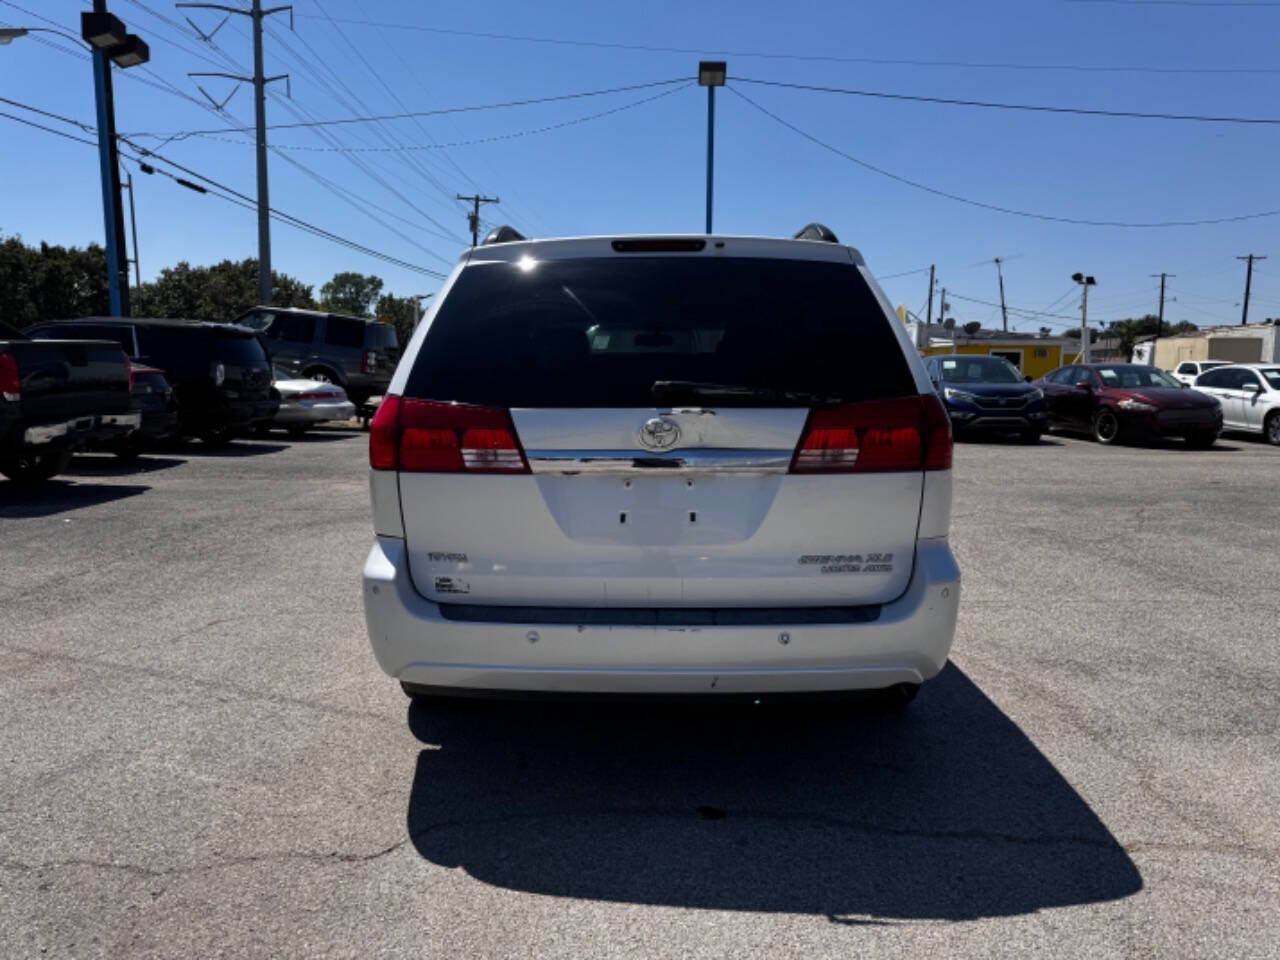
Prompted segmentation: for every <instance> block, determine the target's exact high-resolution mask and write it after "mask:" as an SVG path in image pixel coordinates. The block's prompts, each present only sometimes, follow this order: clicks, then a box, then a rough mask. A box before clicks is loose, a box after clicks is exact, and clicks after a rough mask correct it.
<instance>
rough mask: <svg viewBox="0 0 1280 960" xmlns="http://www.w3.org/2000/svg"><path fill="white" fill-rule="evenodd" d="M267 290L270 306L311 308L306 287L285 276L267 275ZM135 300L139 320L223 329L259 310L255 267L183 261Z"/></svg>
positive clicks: (250, 262) (230, 262) (249, 263)
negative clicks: (206, 323)
mask: <svg viewBox="0 0 1280 960" xmlns="http://www.w3.org/2000/svg"><path fill="white" fill-rule="evenodd" d="M271 288H272V297H271V303H272V304H273V305H274V306H277V307H314V306H315V305H316V303H315V298H314V297H312V295H311V287H310V285H308V284H305V283H303V282H302V281H300V280H298V279H297V278H295V277H291V276H289V275H288V274H283V273H276V272H275V271H272V273H271ZM139 294H140V296H135V299H136V300H140V307H139V308H138V309H136V310H135V313H138V314H139V315H141V314H143V313H145V314H146V315H148V316H153V317H186V318H187V319H190V320H213V321H217V322H220V323H226V322H228V321H230V320H234V319H235V318H236V317H237V316H239V315H240V314H241V313H243V312H244V311H245V310H247V309H249V308H250V307H252V306H257V305H258V261H257V259H256V258H253V257H250V258H248V259H246V260H238V261H237V260H223V261H222V262H221V263H215V264H213V265H212V266H209V267H193V266H192V265H191V264H189V263H188V262H187V261H185V260H183V261H180V262H179V263H178V264H177V266H173V267H166V268H165V269H163V270H161V271H160V274H159V276H158V277H156V280H155V282H154V283H144V284H143V285H142V290H140V291H139Z"/></svg>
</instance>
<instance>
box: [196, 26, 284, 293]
mask: <svg viewBox="0 0 1280 960" xmlns="http://www.w3.org/2000/svg"><path fill="white" fill-rule="evenodd" d="M174 6H175V7H179V8H189V9H200V10H221V11H223V12H224V13H228V14H231V13H235V14H239V15H240V16H242V17H248V18H249V19H250V20H252V21H253V76H252V77H241V76H238V75H236V74H234V73H217V72H214V73H208V72H202V73H191V74H188V76H192V77H226V78H227V79H229V80H236V81H239V82H241V83H251V84H253V121H254V127H255V131H256V133H255V137H254V142H255V146H256V147H257V152H258V301H259V302H260V303H262V304H264V305H265V304H269V303H271V202H270V199H269V198H268V196H267V84H268V83H274V82H275V81H277V80H288V78H289V75H288V74H287V73H282V74H279V75H278V76H274V77H267V76H264V75H263V72H262V21H263V20H264V19H265V18H266V17H269V16H271V15H272V14H275V13H283V12H284V11H285V10H288V11H289V29H290V30H292V29H293V7H292V6H291V5H288V4H286V5H284V6H279V7H271V8H269V9H267V10H264V9H262V0H253V5H252V6H251V7H250V8H249V9H248V10H245V9H244V8H243V7H229V6H225V5H224V4H220V3H176V4H174ZM223 22H224V23H225V22H226V21H225V19H224V21H223ZM219 26H221V24H219ZM214 33H217V30H216V29H215V30H214ZM201 36H204V34H201ZM208 36H209V37H212V36H213V33H211V34H209V35H208ZM206 39H208V37H206ZM206 96H207V94H206Z"/></svg>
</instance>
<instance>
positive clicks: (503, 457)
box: [369, 396, 529, 473]
mask: <svg viewBox="0 0 1280 960" xmlns="http://www.w3.org/2000/svg"><path fill="white" fill-rule="evenodd" d="M369 464H370V466H372V467H373V469H375V470H401V471H404V472H409V473H460V472H463V471H465V472H467V473H528V472H529V465H528V464H527V463H526V462H525V458H524V451H523V450H522V449H521V448H520V441H519V440H517V439H516V430H515V425H514V424H513V423H512V422H511V414H510V413H509V412H508V411H506V410H502V409H498V408H494V407H472V406H467V405H466V404H458V403H437V402H435V401H431V400H406V399H404V398H403V397H397V396H388V397H386V398H384V399H383V401H382V403H381V405H380V406H379V407H378V412H377V413H376V414H375V415H374V418H373V422H372V423H371V424H370V425H369Z"/></svg>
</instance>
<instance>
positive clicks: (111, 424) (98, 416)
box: [0, 323, 141, 484]
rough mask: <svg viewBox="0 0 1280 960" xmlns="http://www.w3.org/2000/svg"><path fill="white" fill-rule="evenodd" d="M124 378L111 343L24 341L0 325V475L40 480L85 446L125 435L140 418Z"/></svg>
mask: <svg viewBox="0 0 1280 960" xmlns="http://www.w3.org/2000/svg"><path fill="white" fill-rule="evenodd" d="M131 381H132V373H131V370H130V366H129V358H128V357H126V356H125V355H124V353H123V352H122V351H121V350H120V344H118V343H112V342H109V341H101V340H32V339H30V338H29V337H27V336H26V335H25V334H22V333H19V332H18V331H17V330H15V329H13V328H12V327H10V326H8V325H7V324H5V323H0V474H4V475H5V476H6V477H8V478H9V479H10V480H12V481H14V482H15V483H22V484H34V483H41V482H43V481H45V480H48V479H49V478H50V477H52V476H54V475H55V474H57V473H59V472H61V471H62V470H64V469H66V466H67V461H69V460H70V459H71V454H72V453H74V452H75V451H76V450H79V449H81V448H82V447H84V446H86V445H88V444H89V443H94V444H97V443H102V442H110V441H113V440H118V439H123V438H125V437H127V436H128V435H129V434H130V433H131V432H133V431H134V430H136V429H137V428H138V425H139V422H140V420H141V414H139V413H138V412H136V411H133V410H131V409H130V388H131Z"/></svg>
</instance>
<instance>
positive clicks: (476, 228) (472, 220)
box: [458, 193, 502, 247]
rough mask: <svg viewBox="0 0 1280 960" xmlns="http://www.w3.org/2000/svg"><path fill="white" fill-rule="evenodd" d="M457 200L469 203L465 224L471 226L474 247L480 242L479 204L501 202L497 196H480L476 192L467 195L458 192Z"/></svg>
mask: <svg viewBox="0 0 1280 960" xmlns="http://www.w3.org/2000/svg"><path fill="white" fill-rule="evenodd" d="M458 199H459V200H466V201H468V202H470V204H471V212H470V213H468V214H467V226H469V227H470V228H471V245H472V246H473V247H474V246H475V245H476V244H477V243H479V242H480V204H482V203H501V202H502V201H501V200H499V199H498V198H497V197H482V196H480V194H478V193H474V194H472V195H471V196H469V197H464V196H463V195H462V194H458Z"/></svg>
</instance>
